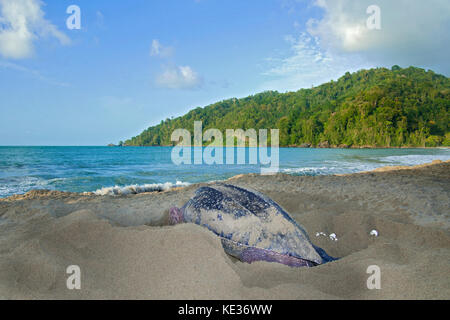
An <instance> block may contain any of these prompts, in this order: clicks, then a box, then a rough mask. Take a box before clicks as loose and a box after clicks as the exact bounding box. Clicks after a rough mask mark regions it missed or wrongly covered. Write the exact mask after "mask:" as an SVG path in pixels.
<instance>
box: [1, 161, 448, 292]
mask: <svg viewBox="0 0 450 320" xmlns="http://www.w3.org/2000/svg"><path fill="white" fill-rule="evenodd" d="M225 182H226V183H229V184H233V185H237V186H241V187H245V188H252V189H254V190H257V191H259V192H262V193H263V194H265V195H267V196H269V197H270V198H272V199H273V200H275V201H276V202H277V203H279V204H280V205H281V206H282V207H283V208H284V209H285V210H286V211H287V212H289V213H290V214H291V216H292V217H293V218H294V219H295V220H296V221H297V222H298V223H300V224H301V225H302V226H304V228H305V229H306V231H307V232H308V234H309V237H310V238H311V241H312V242H313V243H314V244H315V245H317V246H320V247H322V248H323V249H325V250H326V251H327V253H328V254H330V255H332V256H334V257H338V258H340V259H339V260H337V261H333V262H330V263H327V264H324V265H320V266H316V267H313V268H292V267H288V266H285V265H280V264H277V263H269V262H256V263H252V264H247V263H243V262H240V261H238V260H236V259H234V258H232V257H230V256H228V255H227V254H226V253H225V252H224V250H223V248H222V246H221V242H220V239H219V238H218V237H216V236H215V235H214V234H213V233H212V232H210V231H209V230H207V229H205V228H202V227H200V226H197V225H195V224H181V225H176V226H169V225H168V211H169V208H170V207H172V206H181V205H183V204H184V203H185V202H186V201H187V200H188V199H189V198H190V197H191V196H192V195H193V194H194V192H195V190H196V189H197V188H198V187H199V186H202V185H205V183H198V184H191V185H189V186H186V187H177V188H173V189H170V190H168V191H164V192H150V193H140V194H135V195H118V196H111V195H103V196H102V195H96V194H94V193H68V192H59V191H42V190H41V191H38V190H34V191H30V192H27V193H26V194H24V195H15V196H11V197H8V198H5V199H0V298H1V299H449V298H450V277H449V274H450V263H449V261H450V210H449V208H450V161H445V162H442V161H434V162H433V163H430V164H427V165H419V166H415V167H391V168H388V167H386V168H381V169H377V170H375V171H370V172H362V173H353V174H344V175H324V176H292V175H287V174H282V173H280V174H277V175H271V176H270V175H259V174H245V175H240V176H236V177H233V178H231V179H228V180H226V181H225ZM373 230H375V231H376V233H377V235H373V234H371V231H373ZM331 234H334V235H335V237H330V235H331ZM70 265H77V266H79V267H80V270H81V288H80V289H79V290H77V289H75V290H69V289H68V288H67V286H66V281H67V278H68V277H69V274H67V273H66V269H67V267H68V266H70ZM373 265H376V266H378V267H379V268H380V283H381V288H380V289H368V287H367V279H368V278H369V276H370V274H368V273H367V269H368V267H369V266H373Z"/></svg>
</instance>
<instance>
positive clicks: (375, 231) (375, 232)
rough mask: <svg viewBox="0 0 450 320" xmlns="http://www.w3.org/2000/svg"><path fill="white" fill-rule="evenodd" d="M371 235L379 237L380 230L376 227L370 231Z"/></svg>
mask: <svg viewBox="0 0 450 320" xmlns="http://www.w3.org/2000/svg"><path fill="white" fill-rule="evenodd" d="M370 235H371V236H374V237H378V231H377V230H375V229H374V230H372V231H370Z"/></svg>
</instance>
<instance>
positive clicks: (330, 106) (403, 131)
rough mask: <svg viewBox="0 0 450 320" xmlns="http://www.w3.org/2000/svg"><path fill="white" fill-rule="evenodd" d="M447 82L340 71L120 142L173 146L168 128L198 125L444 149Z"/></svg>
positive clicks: (419, 74) (311, 140)
mask: <svg viewBox="0 0 450 320" xmlns="http://www.w3.org/2000/svg"><path fill="white" fill-rule="evenodd" d="M449 106H450V79H449V78H447V77H445V76H443V75H439V74H436V73H434V72H433V71H430V70H428V71H425V70H423V69H420V68H415V67H409V68H405V69H402V68H400V67H398V66H394V67H392V69H391V70H389V69H386V68H377V69H370V70H360V71H358V72H355V73H353V74H350V73H348V72H347V73H346V74H345V75H344V76H342V77H341V78H339V79H338V80H337V81H331V82H328V83H325V84H322V85H320V86H318V87H314V88H311V89H301V90H298V91H296V92H287V93H279V92H277V91H266V92H263V93H260V94H256V95H252V96H249V97H246V98H242V99H236V98H233V99H229V100H224V101H221V102H217V103H214V104H211V105H209V106H206V107H204V108H200V107H199V108H196V109H193V110H191V111H190V112H188V113H187V114H186V115H184V116H181V117H177V118H174V119H166V120H165V121H161V123H160V124H159V125H156V126H152V127H149V128H148V129H147V130H145V131H144V132H142V133H141V134H140V135H138V136H136V137H133V138H132V139H130V140H127V141H125V142H124V145H132V146H159V145H173V142H172V141H170V137H171V134H172V132H173V130H175V129H177V128H185V129H188V130H189V131H190V132H191V133H193V125H194V121H196V120H200V121H203V130H206V129H208V128H217V129H219V130H221V131H222V132H223V134H224V137H225V129H238V128H241V129H244V130H246V129H249V128H254V129H271V128H278V129H279V130H280V146H292V145H297V146H298V145H302V144H311V145H313V146H315V145H321V146H353V147H361V146H370V147H402V146H411V147H413V146H416V147H435V146H442V145H443V146H450V133H449Z"/></svg>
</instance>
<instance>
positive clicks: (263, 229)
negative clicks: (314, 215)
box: [169, 183, 335, 267]
mask: <svg viewBox="0 0 450 320" xmlns="http://www.w3.org/2000/svg"><path fill="white" fill-rule="evenodd" d="M169 222H170V224H172V225H173V224H177V223H181V222H192V223H196V224H198V225H200V226H203V227H206V228H208V229H209V230H211V231H212V232H214V233H215V234H216V235H217V236H219V237H220V238H221V241H222V246H223V248H224V249H225V252H226V253H228V254H229V255H231V256H233V257H236V258H238V259H239V260H241V261H244V262H248V263H251V262H254V261H261V260H262V261H269V262H279V263H282V264H285V265H288V266H291V267H302V266H307V267H312V266H316V265H320V264H323V263H325V262H329V261H332V260H335V259H334V258H332V257H330V256H329V255H327V254H326V252H325V251H324V250H323V249H321V248H319V247H316V246H315V245H313V244H312V243H311V241H310V240H309V237H308V235H307V233H306V231H305V230H304V229H303V228H302V227H301V226H300V225H299V224H298V223H297V222H296V221H295V220H294V219H292V218H291V216H289V214H288V213H287V212H286V211H285V210H283V209H282V208H281V207H280V206H279V205H278V204H277V203H276V202H275V201H273V200H271V199H269V198H268V197H266V196H265V195H263V194H261V193H259V192H257V191H254V190H248V189H244V188H241V187H237V186H234V185H230V184H223V183H218V184H213V185H209V186H205V187H201V188H199V189H197V191H196V192H195V196H194V197H193V198H191V199H190V200H189V201H188V202H187V203H186V204H185V205H184V206H183V207H181V208H176V207H173V208H171V209H170V211H169Z"/></svg>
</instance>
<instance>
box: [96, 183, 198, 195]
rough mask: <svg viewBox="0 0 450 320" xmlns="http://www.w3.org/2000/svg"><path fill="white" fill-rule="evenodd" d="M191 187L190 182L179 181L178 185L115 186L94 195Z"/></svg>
mask: <svg viewBox="0 0 450 320" xmlns="http://www.w3.org/2000/svg"><path fill="white" fill-rule="evenodd" d="M188 185H190V183H189V182H181V181H177V182H176V183H171V182H165V183H151V184H143V185H137V184H135V185H129V186H123V187H120V186H114V187H104V188H101V189H98V190H96V191H94V194H96V195H98V196H107V195H109V196H112V195H127V194H138V193H143V192H153V191H167V190H170V189H172V188H176V187H186V186H188Z"/></svg>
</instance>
